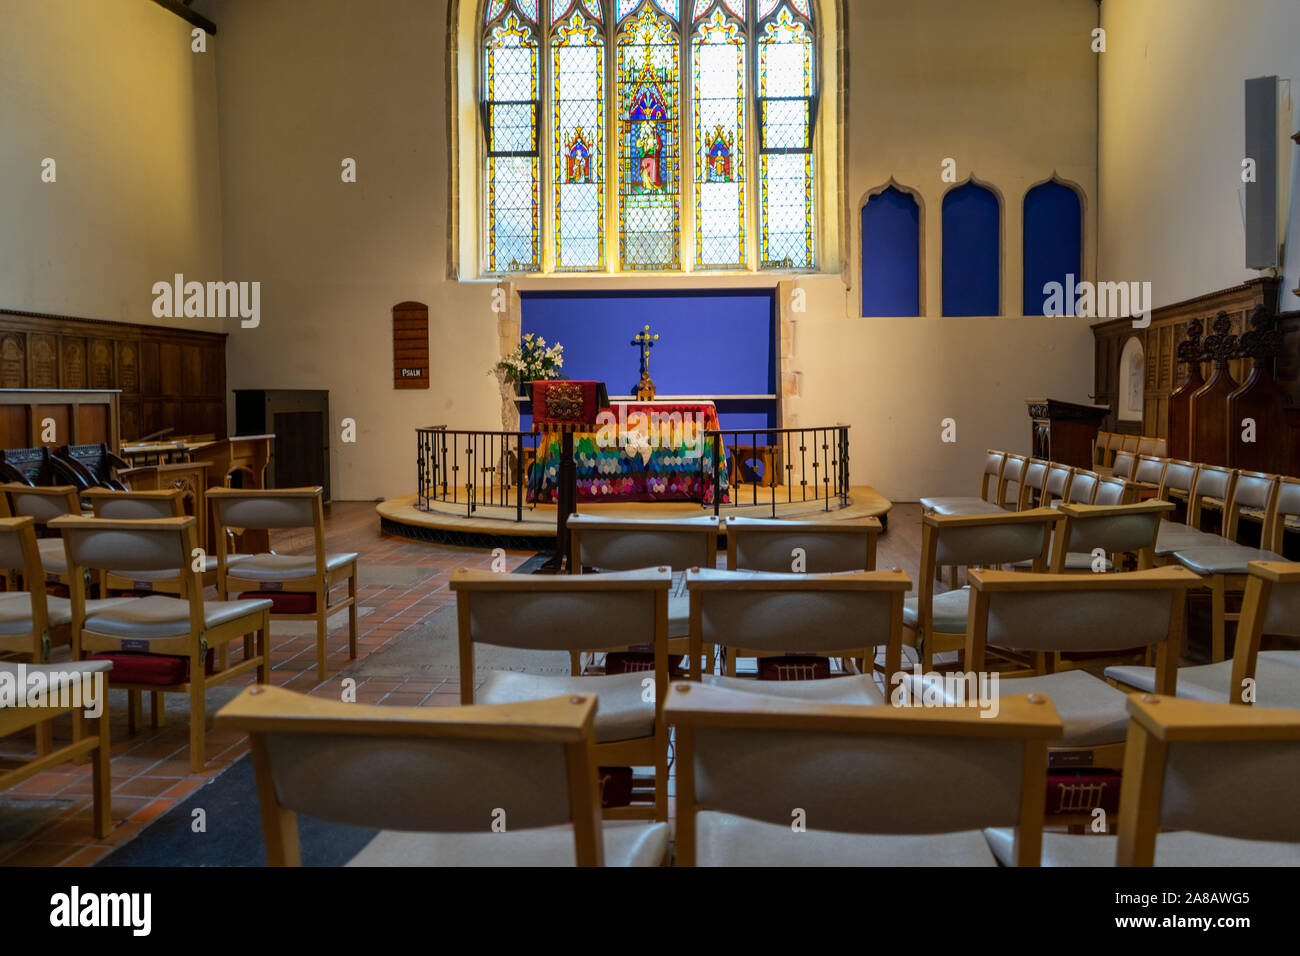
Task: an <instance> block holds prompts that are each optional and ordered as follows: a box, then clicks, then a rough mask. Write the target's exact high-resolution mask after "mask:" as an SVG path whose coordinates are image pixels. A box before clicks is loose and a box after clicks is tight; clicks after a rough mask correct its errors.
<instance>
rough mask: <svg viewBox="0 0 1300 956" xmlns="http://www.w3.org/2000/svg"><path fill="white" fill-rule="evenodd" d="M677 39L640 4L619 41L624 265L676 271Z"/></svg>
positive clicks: (621, 247)
mask: <svg viewBox="0 0 1300 956" xmlns="http://www.w3.org/2000/svg"><path fill="white" fill-rule="evenodd" d="M677 42H678V41H677V37H676V34H675V32H674V30H673V27H672V24H670V23H669V22H668V21H667V20H663V19H661V18H659V17H658V16H656V15H655V13H654V12H653V11H652V10H650V9H649V8H646V9H643V10H642V11H641V13H640V14H638V15H637V16H636V17H635V18H634V19H633V20H631V21H629V22H628V24H627V25H626V28H625V31H624V32H623V34H622V35H621V36H620V37H619V40H618V94H619V96H618V140H619V257H620V261H621V263H622V266H623V268H624V269H630V270H631V269H676V268H677V267H678V264H679V261H680V259H679V253H678V248H679V244H680V236H679V228H680V227H679V224H678V216H679V209H678V190H679V183H678V176H679V172H678V164H679V161H680V157H679V148H680V144H679V138H680V130H679V128H678V123H679V116H678V106H679V104H678V96H679V93H678V90H679V82H680V76H679V69H678V56H677V50H678V47H677Z"/></svg>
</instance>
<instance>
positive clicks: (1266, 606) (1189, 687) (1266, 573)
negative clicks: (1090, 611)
mask: <svg viewBox="0 0 1300 956" xmlns="http://www.w3.org/2000/svg"><path fill="white" fill-rule="evenodd" d="M1246 573H1247V578H1246V590H1245V597H1244V599H1243V600H1242V605H1241V621H1240V623H1239V624H1238V625H1237V642H1236V646H1235V647H1234V648H1233V652H1232V659H1231V660H1226V661H1217V662H1215V663H1213V664H1200V665H1197V666H1194V667H1180V668H1179V669H1178V674H1177V683H1176V686H1175V692H1176V694H1177V696H1179V697H1186V698H1188V699H1190V700H1202V701H1208V702H1210V703H1221V704H1228V703H1231V704H1247V705H1249V704H1253V703H1256V702H1258V703H1261V704H1262V705H1263V706H1265V707H1293V708H1297V709H1300V651H1294V650H1290V651H1288V650H1281V651H1263V652H1261V651H1260V643H1261V640H1262V638H1263V636H1264V635H1265V634H1268V635H1271V636H1276V637H1291V638H1296V637H1300V563H1292V562H1280V561H1252V562H1250V564H1249V565H1248V566H1247V572H1246ZM1106 679H1107V680H1108V681H1110V682H1111V683H1112V684H1114V685H1115V686H1116V687H1118V688H1119V689H1120V690H1124V691H1140V692H1144V693H1152V692H1154V691H1155V689H1156V683H1155V670H1154V668H1150V667H1123V666H1120V667H1107V668H1106Z"/></svg>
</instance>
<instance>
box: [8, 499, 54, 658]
mask: <svg viewBox="0 0 1300 956" xmlns="http://www.w3.org/2000/svg"><path fill="white" fill-rule="evenodd" d="M0 570H4V571H21V572H22V575H23V585H24V587H25V588H26V590H27V592H28V593H29V594H30V595H31V596H30V598H29V600H30V602H31V624H32V627H31V629H30V630H24V631H19V630H17V627H18V622H17V621H12V620H11V621H9V622H7V624H8V626H7V627H5V628H4V633H2V634H0V651H8V652H10V653H16V654H28V655H30V656H31V659H32V661H33V662H35V663H38V664H39V663H44V662H45V661H47V660H48V659H49V652H50V634H49V627H50V623H49V609H48V607H47V605H46V600H45V570H44V568H42V566H41V552H40V548H38V547H37V545H36V527H35V522H34V520H33V519H32V518H30V517H22V518H0ZM7 593H13V592H7Z"/></svg>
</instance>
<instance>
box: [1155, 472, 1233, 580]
mask: <svg viewBox="0 0 1300 956" xmlns="http://www.w3.org/2000/svg"><path fill="white" fill-rule="evenodd" d="M1236 485H1237V472H1236V470H1235V469H1232V468H1225V467H1221V466H1218V465H1200V464H1196V463H1193V462H1185V461H1170V462H1169V464H1168V465H1166V466H1165V477H1164V480H1163V482H1162V483H1161V486H1160V492H1159V495H1158V497H1160V498H1163V499H1164V500H1166V501H1176V500H1178V499H1179V498H1180V497H1182V496H1183V489H1186V492H1185V494H1186V501H1187V504H1186V509H1185V511H1184V520H1183V522H1182V523H1178V522H1175V521H1166V522H1165V523H1164V524H1162V525H1161V526H1160V535H1159V537H1157V538H1156V560H1157V563H1164V564H1168V563H1170V562H1171V561H1173V553H1174V552H1175V551H1177V550H1178V549H1179V548H1186V547H1193V546H1195V545H1198V544H1201V545H1210V544H1214V543H1215V541H1216V539H1217V538H1218V537H1219V535H1218V534H1216V533H1214V532H1212V531H1203V530H1202V529H1201V524H1202V521H1203V519H1204V514H1205V502H1206V500H1207V499H1211V498H1213V499H1216V500H1218V501H1220V502H1223V501H1227V500H1228V499H1229V498H1230V497H1232V492H1233V489H1234V488H1236Z"/></svg>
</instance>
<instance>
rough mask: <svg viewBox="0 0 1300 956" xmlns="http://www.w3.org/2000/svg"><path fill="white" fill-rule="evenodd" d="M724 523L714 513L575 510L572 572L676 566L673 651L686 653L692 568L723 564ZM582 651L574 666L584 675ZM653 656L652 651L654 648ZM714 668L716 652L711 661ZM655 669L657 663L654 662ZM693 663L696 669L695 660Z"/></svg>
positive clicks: (670, 642)
mask: <svg viewBox="0 0 1300 956" xmlns="http://www.w3.org/2000/svg"><path fill="white" fill-rule="evenodd" d="M721 527H722V525H721V522H720V521H719V520H718V518H716V517H715V516H713V515H707V516H703V517H697V518H654V519H638V518H606V517H597V516H596V515H584V514H575V515H571V516H570V517H569V522H568V528H569V540H570V551H569V571H570V573H579V574H580V573H581V572H582V569H583V568H597V569H599V570H602V571H635V570H638V569H640V568H650V567H657V566H659V565H667V566H668V567H669V568H671V569H672V570H673V587H672V590H671V591H670V592H669V594H668V653H669V654H672V655H674V656H679V655H682V654H685V653H686V639H687V637H688V636H689V634H690V629H691V620H690V617H691V609H690V599H689V598H688V597H687V595H686V582H685V573H686V569H687V568H712V567H716V566H717V563H718V532H719V531H720V530H721ZM581 656H582V655H581V654H574V655H573V660H572V670H573V673H574V674H575V675H577V674H580V673H582V663H581V660H580V658H581ZM650 656H651V658H653V652H651V655H650ZM703 666H705V667H706V669H707V670H710V671H711V670H712V669H713V652H712V649H708V662H707V664H705V665H703ZM651 667H653V664H651ZM690 667H691V668H692V669H694V667H695V664H691V665H690Z"/></svg>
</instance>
